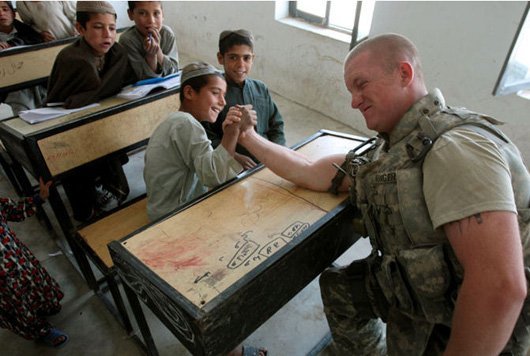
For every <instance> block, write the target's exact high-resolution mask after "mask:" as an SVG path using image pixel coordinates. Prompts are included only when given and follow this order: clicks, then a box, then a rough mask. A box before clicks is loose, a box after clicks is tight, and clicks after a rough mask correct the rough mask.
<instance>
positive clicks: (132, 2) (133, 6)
mask: <svg viewBox="0 0 530 356" xmlns="http://www.w3.org/2000/svg"><path fill="white" fill-rule="evenodd" d="M137 2H140V1H127V4H128V6H129V10H130V11H133V10H134V8H135V7H136V3H137ZM151 2H158V3H160V7H162V1H151Z"/></svg>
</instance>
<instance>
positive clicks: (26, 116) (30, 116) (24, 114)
mask: <svg viewBox="0 0 530 356" xmlns="http://www.w3.org/2000/svg"><path fill="white" fill-rule="evenodd" d="M96 106H99V104H98V103H94V104H90V105H87V106H83V107H81V108H76V109H65V108H61V107H46V108H39V109H33V110H24V111H20V112H19V113H18V116H19V117H20V118H21V119H22V120H24V121H26V122H28V123H30V124H36V123H38V122H42V121H46V120H51V119H55V118H58V117H61V116H64V115H68V114H71V113H73V112H77V111H81V110H85V109H88V108H93V107H96Z"/></svg>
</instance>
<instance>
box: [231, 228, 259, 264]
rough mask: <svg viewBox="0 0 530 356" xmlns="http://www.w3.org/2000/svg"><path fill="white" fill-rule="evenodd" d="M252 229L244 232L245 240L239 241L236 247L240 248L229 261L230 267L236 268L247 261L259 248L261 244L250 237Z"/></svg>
mask: <svg viewBox="0 0 530 356" xmlns="http://www.w3.org/2000/svg"><path fill="white" fill-rule="evenodd" d="M251 233H252V231H246V232H244V233H243V234H242V237H243V242H242V243H241V241H238V242H237V243H236V246H235V247H236V248H238V250H237V252H236V254H235V255H234V257H232V259H231V260H230V262H229V263H228V266H227V267H228V268H230V269H235V268H237V267H239V266H241V265H242V264H243V263H245V262H246V261H247V260H248V259H249V258H250V256H252V255H253V254H254V253H255V252H256V251H257V250H258V248H259V244H258V243H257V242H255V241H253V240H251V239H250V238H249V235H250V234H251Z"/></svg>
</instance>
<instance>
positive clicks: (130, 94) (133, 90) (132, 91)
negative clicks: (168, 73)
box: [118, 75, 180, 100]
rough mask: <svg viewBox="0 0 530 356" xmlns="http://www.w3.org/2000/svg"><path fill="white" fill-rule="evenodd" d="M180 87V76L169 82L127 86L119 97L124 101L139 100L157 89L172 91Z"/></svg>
mask: <svg viewBox="0 0 530 356" xmlns="http://www.w3.org/2000/svg"><path fill="white" fill-rule="evenodd" d="M179 85H180V75H178V76H176V77H173V78H170V79H168V80H164V81H161V82H158V83H155V84H146V85H138V86H132V85H130V86H126V87H125V88H123V89H122V91H121V92H120V93H119V94H118V97H120V98H123V99H128V100H132V99H139V98H143V97H144V96H146V95H147V94H149V93H150V92H151V90H153V89H156V88H164V89H170V88H174V87H177V86H179Z"/></svg>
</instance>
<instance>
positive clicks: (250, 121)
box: [236, 104, 258, 133]
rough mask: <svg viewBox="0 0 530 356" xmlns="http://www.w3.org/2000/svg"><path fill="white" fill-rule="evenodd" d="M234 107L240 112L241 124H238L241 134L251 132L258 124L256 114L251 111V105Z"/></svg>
mask: <svg viewBox="0 0 530 356" xmlns="http://www.w3.org/2000/svg"><path fill="white" fill-rule="evenodd" d="M236 107H237V108H238V109H239V111H240V112H241V123H240V124H239V130H240V131H241V133H244V132H246V131H248V130H252V129H253V128H254V126H256V125H257V123H258V114H257V113H256V111H255V110H252V105H250V104H248V105H236Z"/></svg>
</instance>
